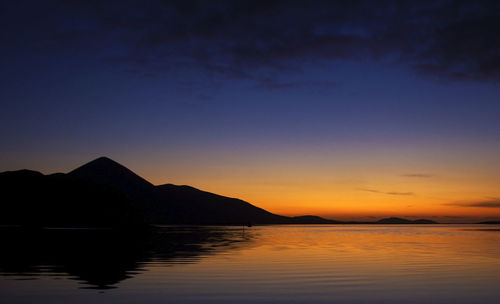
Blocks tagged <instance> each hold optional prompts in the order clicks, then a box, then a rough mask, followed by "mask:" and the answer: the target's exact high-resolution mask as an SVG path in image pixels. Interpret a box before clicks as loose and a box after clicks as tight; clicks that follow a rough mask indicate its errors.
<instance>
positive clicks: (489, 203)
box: [443, 197, 500, 208]
mask: <svg viewBox="0 0 500 304" xmlns="http://www.w3.org/2000/svg"><path fill="white" fill-rule="evenodd" d="M443 205H446V206H460V207H479V208H500V198H499V197H492V198H489V199H487V200H478V201H469V202H454V203H447V204H443Z"/></svg>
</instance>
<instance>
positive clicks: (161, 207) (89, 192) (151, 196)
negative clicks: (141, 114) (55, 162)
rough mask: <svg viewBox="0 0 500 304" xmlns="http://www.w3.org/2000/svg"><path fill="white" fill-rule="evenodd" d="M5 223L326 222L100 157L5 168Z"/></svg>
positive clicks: (1, 185) (0, 187)
mask: <svg viewBox="0 0 500 304" xmlns="http://www.w3.org/2000/svg"><path fill="white" fill-rule="evenodd" d="M0 193H1V194H0V195H1V196H2V203H1V204H0V224H1V225H23V226H34V227H47V226H65V227H80V226H82V227H89V226H91V227H129V226H143V225H148V224H224V225H231V224H234V225H242V224H243V225H247V224H325V223H337V222H336V221H331V220H327V219H323V218H320V217H315V216H304V217H286V216H281V215H277V214H273V213H271V212H268V211H266V210H264V209H262V208H259V207H256V206H254V205H252V204H250V203H248V202H245V201H243V200H240V199H236V198H230V197H225V196H221V195H217V194H213V193H210V192H205V191H202V190H198V189H196V188H193V187H190V186H176V185H172V184H166V185H160V186H154V185H153V184H151V183H149V182H148V181H146V180H145V179H143V178H142V177H140V176H138V175H137V174H135V173H134V172H132V171H131V170H129V169H127V168H126V167H124V166H123V165H121V164H119V163H117V162H115V161H113V160H111V159H109V158H107V157H100V158H97V159H95V160H93V161H91V162H89V163H87V164H84V165H83V166H81V167H78V168H77V169H75V170H73V171H71V172H69V173H67V174H63V173H57V174H51V175H43V174H42V173H40V172H36V171H31V170H19V171H8V172H3V173H0Z"/></svg>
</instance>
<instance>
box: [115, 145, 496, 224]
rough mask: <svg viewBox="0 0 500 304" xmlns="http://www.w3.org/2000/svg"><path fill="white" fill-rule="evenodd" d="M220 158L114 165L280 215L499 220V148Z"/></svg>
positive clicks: (356, 149)
mask: <svg viewBox="0 0 500 304" xmlns="http://www.w3.org/2000/svg"><path fill="white" fill-rule="evenodd" d="M221 150H224V149H221V148H218V149H213V150H210V149H207V150H206V151H203V153H202V154H201V155H200V154H199V152H198V151H193V150H182V149H179V151H169V152H168V153H166V152H165V153H163V152H162V151H157V152H155V153H151V154H150V155H149V157H148V158H141V159H137V158H135V157H125V158H123V159H119V158H118V159H117V161H119V162H120V163H122V164H124V165H126V166H127V167H129V168H130V169H131V170H132V171H134V172H136V173H137V174H138V175H140V176H142V177H144V178H145V179H147V180H148V181H150V182H152V183H153V184H155V185H159V184H166V183H172V184H176V185H190V186H193V187H195V188H198V189H200V190H204V191H208V192H212V193H216V194H219V195H223V196H228V197H233V198H239V199H242V200H244V201H247V202H249V203H251V204H253V205H255V206H257V207H260V208H263V209H265V210H267V211H270V212H272V213H276V214H280V215H287V216H298V215H318V216H322V217H325V218H329V219H338V220H374V219H377V218H382V217H388V216H397V217H407V218H429V219H434V220H437V221H439V222H461V221H466V222H467V221H468V222H473V221H476V220H478V221H480V220H483V219H484V220H488V219H493V220H500V184H499V181H500V162H499V161H498V155H500V145H499V144H498V143H493V144H488V145H485V146H482V147H480V146H471V145H462V144H456V145H453V144H450V143H442V144H435V145H429V144H426V145H418V144H415V145H412V146H404V145H402V144H400V143H398V144H397V145H396V144H394V145H392V146H391V145H387V146H383V147H380V145H379V146H373V145H370V144H366V145H361V144H359V145H350V146H349V145H347V146H345V147H342V148H338V147H332V146H331V145H325V146H318V147H314V148H307V149H306V148H303V149H298V148H295V149H287V148H286V147H281V148H276V147H273V149H271V148H270V149H269V150H265V149H263V148H262V147H258V148H255V149H247V150H248V151H247V150H231V149H225V150H224V151H222V152H221Z"/></svg>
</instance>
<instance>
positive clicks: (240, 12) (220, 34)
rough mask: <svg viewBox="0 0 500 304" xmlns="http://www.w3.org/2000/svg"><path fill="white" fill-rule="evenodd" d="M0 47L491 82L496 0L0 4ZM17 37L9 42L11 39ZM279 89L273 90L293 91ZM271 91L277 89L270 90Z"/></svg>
mask: <svg viewBox="0 0 500 304" xmlns="http://www.w3.org/2000/svg"><path fill="white" fill-rule="evenodd" d="M3 6H4V8H3V11H4V14H3V15H2V17H5V18H7V19H8V20H5V23H6V24H9V27H4V28H3V29H1V30H0V31H2V33H1V34H4V33H5V34H6V35H3V36H2V37H5V39H7V40H6V42H7V43H5V44H6V45H18V43H27V44H28V47H31V46H33V45H36V46H37V48H40V50H43V49H45V50H46V51H49V52H68V54H71V53H72V52H74V51H75V50H83V51H84V52H89V53H92V54H93V55H98V56H97V57H105V58H109V57H112V58H120V60H121V62H122V64H124V65H128V66H129V67H128V68H129V69H133V68H137V69H149V70H154V71H155V72H157V73H162V72H165V71H172V69H176V68H183V69H184V68H202V69H205V71H206V72H207V73H212V74H214V75H222V76H226V77H231V78H237V77H250V78H255V77H259V76H258V75H259V73H261V72H262V70H263V69H264V70H271V71H278V72H282V71H287V70H295V71H299V70H300V69H301V66H302V65H304V64H307V63H310V62H317V63H323V62H330V61H338V60H353V61H357V60H377V61H382V62H392V63H397V64H400V65H404V66H407V67H408V68H410V69H412V70H413V71H415V72H416V73H417V74H419V75H424V76H426V77H434V78H439V79H444V80H450V81H455V80H474V81H498V80H500V39H498V37H499V36H500V21H499V20H500V2H498V1H488V0H484V1H448V0H443V1H430V0H422V1H376V2H374V1H368V0H352V1H321V0H320V1H315V2H314V5H312V4H311V2H310V1H284V0H276V1H254V0H248V1H245V0H241V1H217V0H213V1H187V0H184V1H161V0H152V1H148V2H147V3H144V1H139V0H137V1H133V0H128V1H119V2H107V1H90V0H80V1H78V0H75V1H60V0H53V1H44V2H43V4H40V3H38V4H37V3H36V2H34V3H31V6H32V9H30V10H26V9H25V5H17V4H15V3H14V1H12V2H9V3H7V4H5V5H3ZM13 41H17V42H18V43H17V44H16V43H12V42H13ZM295 85H296V84H294V83H282V84H281V87H282V88H285V87H293V86H295ZM277 86H279V84H277Z"/></svg>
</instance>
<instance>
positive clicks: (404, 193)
mask: <svg viewBox="0 0 500 304" xmlns="http://www.w3.org/2000/svg"><path fill="white" fill-rule="evenodd" d="M358 190H360V191H366V192H372V193H380V194H388V195H414V193H413V192H396V191H389V192H385V191H379V190H375V189H366V188H358Z"/></svg>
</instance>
